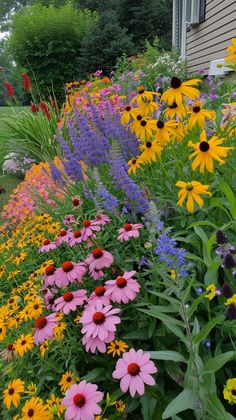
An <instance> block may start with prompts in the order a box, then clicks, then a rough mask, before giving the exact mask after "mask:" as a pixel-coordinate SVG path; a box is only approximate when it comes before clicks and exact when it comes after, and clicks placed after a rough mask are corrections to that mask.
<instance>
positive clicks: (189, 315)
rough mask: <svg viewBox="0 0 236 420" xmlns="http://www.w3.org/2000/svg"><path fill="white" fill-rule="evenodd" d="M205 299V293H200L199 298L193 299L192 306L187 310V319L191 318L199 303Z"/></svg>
mask: <svg viewBox="0 0 236 420" xmlns="http://www.w3.org/2000/svg"><path fill="white" fill-rule="evenodd" d="M204 298H205V293H201V294H200V296H198V297H197V299H195V301H194V302H193V304H192V305H191V306H190V307H189V308H188V309H187V316H188V318H191V316H192V315H193V314H194V312H195V310H196V309H197V307H198V305H199V303H201V302H202V301H203V300H204Z"/></svg>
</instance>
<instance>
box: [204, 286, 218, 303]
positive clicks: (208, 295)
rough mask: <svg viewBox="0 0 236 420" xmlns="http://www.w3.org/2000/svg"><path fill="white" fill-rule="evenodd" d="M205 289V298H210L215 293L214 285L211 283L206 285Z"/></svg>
mask: <svg viewBox="0 0 236 420" xmlns="http://www.w3.org/2000/svg"><path fill="white" fill-rule="evenodd" d="M206 291H207V294H206V296H205V298H207V299H209V300H212V299H213V298H214V297H215V295H216V287H215V285H214V284H213V283H212V284H209V286H207V288H206Z"/></svg>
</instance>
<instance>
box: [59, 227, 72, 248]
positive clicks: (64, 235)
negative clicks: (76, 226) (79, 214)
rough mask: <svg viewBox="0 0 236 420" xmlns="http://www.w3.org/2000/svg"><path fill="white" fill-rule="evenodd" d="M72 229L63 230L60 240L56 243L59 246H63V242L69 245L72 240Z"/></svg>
mask: <svg viewBox="0 0 236 420" xmlns="http://www.w3.org/2000/svg"><path fill="white" fill-rule="evenodd" d="M71 232H72V231H71V229H69V230H65V229H62V230H61V231H60V233H59V235H58V239H57V241H56V244H57V246H59V245H61V244H62V243H63V242H65V243H67V244H68V242H69V241H70V239H71V236H72V235H71Z"/></svg>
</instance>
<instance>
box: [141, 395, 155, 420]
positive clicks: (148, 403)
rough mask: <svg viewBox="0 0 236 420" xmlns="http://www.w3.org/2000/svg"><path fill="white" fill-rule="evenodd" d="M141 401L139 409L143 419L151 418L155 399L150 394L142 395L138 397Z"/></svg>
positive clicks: (149, 419)
mask: <svg viewBox="0 0 236 420" xmlns="http://www.w3.org/2000/svg"><path fill="white" fill-rule="evenodd" d="M140 402H141V407H142V408H141V410H142V415H143V419H144V420H151V418H152V416H153V413H154V410H155V407H156V404H157V399H156V398H154V397H152V396H151V395H144V396H143V397H141V398H140Z"/></svg>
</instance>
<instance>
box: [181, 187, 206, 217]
mask: <svg viewBox="0 0 236 420" xmlns="http://www.w3.org/2000/svg"><path fill="white" fill-rule="evenodd" d="M175 185H176V186H177V187H179V188H181V190H180V191H179V192H178V197H179V201H178V203H177V204H178V206H180V207H181V206H182V205H183V202H184V200H185V199H186V198H187V204H186V208H187V210H188V211H189V212H190V213H193V211H194V201H195V202H196V203H197V204H198V205H199V207H202V206H203V204H204V202H203V200H202V198H201V197H200V195H203V194H207V195H209V196H211V193H210V192H209V191H207V190H208V188H209V185H202V184H201V182H198V181H191V182H183V181H178V182H176V184H175Z"/></svg>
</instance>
